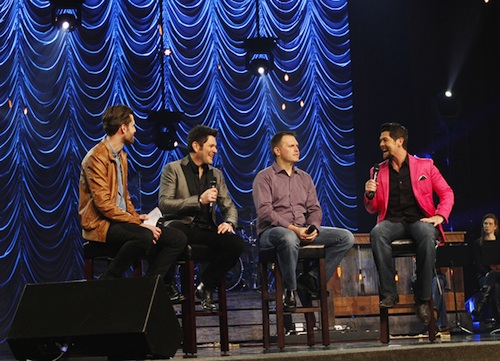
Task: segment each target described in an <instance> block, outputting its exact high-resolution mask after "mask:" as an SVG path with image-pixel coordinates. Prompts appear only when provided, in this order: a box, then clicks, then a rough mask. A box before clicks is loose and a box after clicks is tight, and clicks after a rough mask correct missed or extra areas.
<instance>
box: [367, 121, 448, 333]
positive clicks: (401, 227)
mask: <svg viewBox="0 0 500 361" xmlns="http://www.w3.org/2000/svg"><path fill="white" fill-rule="evenodd" d="M407 143H408V130H407V129H406V128H405V127H403V126H402V125H400V124H398V123H385V124H382V126H381V131H380V138H379V146H380V149H381V150H382V155H383V158H384V161H383V162H382V163H380V165H379V167H378V168H379V169H378V171H377V170H376V169H374V168H377V167H376V166H375V167H374V168H372V169H371V170H370V179H369V180H368V181H367V182H366V183H365V195H364V204H365V208H366V210H367V211H368V212H369V213H371V214H374V213H378V217H377V224H376V225H375V227H374V228H373V229H372V230H371V232H370V243H371V246H372V251H373V257H374V259H375V264H376V266H377V270H378V275H379V285H380V290H379V291H380V299H381V301H380V307H381V308H391V307H393V306H394V305H395V304H397V303H398V301H399V297H398V294H397V288H396V281H395V279H394V276H395V273H396V271H395V268H394V262H393V259H392V252H391V242H392V241H393V240H395V239H401V238H412V239H413V240H414V241H415V243H416V248H417V256H416V262H417V270H416V273H417V280H416V282H415V285H414V287H413V293H414V297H415V301H416V303H417V317H418V318H419V319H420V321H422V323H424V324H426V325H427V324H428V323H429V321H430V310H429V307H428V305H427V301H428V300H429V299H430V297H431V287H432V286H431V284H432V276H433V274H432V270H433V268H434V264H435V258H436V248H435V245H436V241H437V240H438V239H439V240H440V241H441V242H443V241H444V232H443V228H442V223H443V222H445V221H448V217H449V215H450V213H451V209H452V207H453V203H454V194H453V190H452V189H451V188H450V186H449V185H448V183H447V182H446V180H445V179H444V178H443V176H442V175H441V173H440V172H439V170H438V169H437V167H436V166H435V165H434V162H433V161H432V160H431V159H425V158H424V159H422V158H417V157H415V156H413V155H411V154H408V151H407ZM374 173H377V174H374ZM434 192H435V193H436V194H437V196H438V198H439V204H438V205H437V206H436V205H435V204H434Z"/></svg>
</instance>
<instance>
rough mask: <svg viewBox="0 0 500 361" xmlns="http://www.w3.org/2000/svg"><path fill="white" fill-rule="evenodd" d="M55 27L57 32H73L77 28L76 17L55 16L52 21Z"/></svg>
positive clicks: (71, 15)
mask: <svg viewBox="0 0 500 361" xmlns="http://www.w3.org/2000/svg"><path fill="white" fill-rule="evenodd" d="M54 23H55V25H56V26H57V27H58V28H59V30H64V31H73V30H75V28H76V26H77V21H76V17H75V16H74V15H73V14H69V13H67V14H61V15H57V16H56V18H55V19H54Z"/></svg>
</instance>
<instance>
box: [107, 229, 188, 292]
mask: <svg viewBox="0 0 500 361" xmlns="http://www.w3.org/2000/svg"><path fill="white" fill-rule="evenodd" d="M161 229H162V232H161V236H160V238H158V240H157V241H156V244H153V233H152V232H151V231H150V230H149V229H147V228H145V227H142V226H140V225H137V224H130V223H119V222H114V223H111V225H110V227H109V230H108V234H107V235H106V243H108V244H110V245H112V246H116V247H119V248H120V250H119V251H118V253H117V254H116V256H115V258H114V259H113V261H111V263H110V264H109V266H108V269H107V271H106V273H107V275H108V276H110V277H122V276H123V273H124V272H125V271H126V270H127V269H128V268H129V267H130V266H131V265H132V264H133V263H134V261H135V260H136V259H137V258H138V257H146V258H147V260H148V264H149V266H148V270H147V273H146V274H147V275H151V276H154V275H160V276H162V277H165V282H167V283H168V282H170V281H172V280H171V279H168V277H169V276H168V275H167V273H168V274H170V273H169V270H170V269H171V268H172V266H173V265H174V264H175V261H176V260H177V257H179V254H181V253H182V251H183V250H184V248H186V244H187V237H186V235H185V234H184V233H182V232H181V231H179V230H177V229H174V228H170V227H161Z"/></svg>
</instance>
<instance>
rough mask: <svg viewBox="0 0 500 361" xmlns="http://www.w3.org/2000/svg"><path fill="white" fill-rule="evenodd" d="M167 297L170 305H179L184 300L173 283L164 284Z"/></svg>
mask: <svg viewBox="0 0 500 361" xmlns="http://www.w3.org/2000/svg"><path fill="white" fill-rule="evenodd" d="M166 286H167V293H168V297H169V298H170V302H171V303H181V302H182V301H184V300H185V299H186V297H184V295H183V294H182V293H180V291H179V289H178V288H177V285H176V284H175V283H174V282H170V283H168V284H166Z"/></svg>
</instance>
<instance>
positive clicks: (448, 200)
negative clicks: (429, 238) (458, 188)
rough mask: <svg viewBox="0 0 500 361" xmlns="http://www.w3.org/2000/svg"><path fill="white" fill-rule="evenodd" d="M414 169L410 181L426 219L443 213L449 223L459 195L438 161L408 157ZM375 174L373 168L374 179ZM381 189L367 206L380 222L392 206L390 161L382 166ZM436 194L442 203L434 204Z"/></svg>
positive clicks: (379, 180) (366, 201)
mask: <svg viewBox="0 0 500 361" xmlns="http://www.w3.org/2000/svg"><path fill="white" fill-rule="evenodd" d="M408 162H409V166H410V179H411V185H412V188H413V193H414V194H415V198H416V200H417V202H418V204H419V205H420V208H421V209H422V211H423V213H424V215H425V216H426V217H432V216H434V215H437V214H439V215H440V216H443V217H444V219H445V222H448V217H449V216H450V213H451V209H452V208H453V203H454V199H455V196H454V194H453V190H452V189H451V187H450V186H449V185H448V183H447V182H446V180H445V179H444V178H443V176H442V175H441V173H440V172H439V170H438V169H437V167H436V166H435V165H434V161H433V160H432V159H428V158H417V157H415V156H413V155H410V154H408ZM372 175H373V168H372V169H370V177H371V176H372ZM377 182H378V187H377V192H376V193H375V197H374V198H373V199H372V200H369V199H368V198H367V197H366V195H365V198H364V204H365V208H366V210H367V211H368V212H369V213H371V214H374V213H378V216H377V223H378V222H381V221H383V220H384V219H385V215H386V213H387V205H388V203H389V163H388V160H385V161H383V162H382V163H380V170H379V174H378V177H377ZM434 192H435V193H436V194H437V196H438V198H439V204H438V205H437V207H436V205H435V204H434V197H433V194H434ZM439 233H440V235H441V241H442V242H444V240H445V236H444V231H443V227H442V226H441V225H439Z"/></svg>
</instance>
